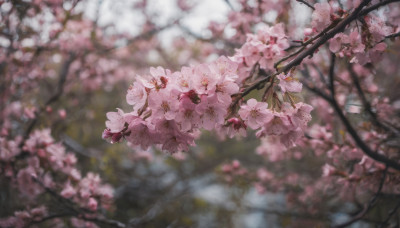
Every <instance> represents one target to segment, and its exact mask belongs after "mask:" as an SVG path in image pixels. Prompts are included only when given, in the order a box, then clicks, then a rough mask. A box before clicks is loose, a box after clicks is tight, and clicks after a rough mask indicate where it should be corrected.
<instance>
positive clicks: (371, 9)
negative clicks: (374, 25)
mask: <svg viewBox="0 0 400 228" xmlns="http://www.w3.org/2000/svg"><path fill="white" fill-rule="evenodd" d="M394 2H400V0H385V1H381V2H379V3H377V4H375V5H372V6H369V7H366V8H365V9H363V10H362V11H361V12H360V14H359V15H358V17H362V16H365V15H367V14H368V13H370V12H372V11H374V10H376V9H378V8H379V7H382V6H385V5H387V4H390V3H394Z"/></svg>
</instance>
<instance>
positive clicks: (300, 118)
mask: <svg viewBox="0 0 400 228" xmlns="http://www.w3.org/2000/svg"><path fill="white" fill-rule="evenodd" d="M313 109H314V108H313V107H312V106H311V105H308V104H305V103H303V102H299V103H297V104H296V109H295V112H294V113H293V115H292V116H291V121H292V122H293V124H294V125H296V126H297V127H299V128H301V129H303V130H305V129H306V127H307V124H308V122H310V120H311V118H312V117H311V114H310V112H311V111H312V110H313Z"/></svg>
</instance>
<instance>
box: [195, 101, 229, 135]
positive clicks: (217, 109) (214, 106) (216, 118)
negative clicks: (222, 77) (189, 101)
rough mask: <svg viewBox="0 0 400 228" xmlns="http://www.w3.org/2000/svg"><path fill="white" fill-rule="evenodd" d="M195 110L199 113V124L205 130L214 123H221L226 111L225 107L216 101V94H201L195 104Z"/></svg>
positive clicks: (210, 127) (210, 128) (212, 126)
mask: <svg viewBox="0 0 400 228" xmlns="http://www.w3.org/2000/svg"><path fill="white" fill-rule="evenodd" d="M196 111H197V112H198V113H199V114H200V115H201V126H202V127H203V128H204V129H206V130H212V129H213V128H214V127H215V125H216V124H217V125H219V124H223V123H224V121H225V119H224V117H225V115H226V113H227V110H226V108H224V107H221V105H220V104H219V103H218V99H217V96H216V95H213V96H211V97H208V96H206V95H203V96H201V102H200V104H198V105H197V107H196Z"/></svg>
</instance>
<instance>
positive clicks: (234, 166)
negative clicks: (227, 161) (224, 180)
mask: <svg viewBox="0 0 400 228" xmlns="http://www.w3.org/2000/svg"><path fill="white" fill-rule="evenodd" d="M232 167H233V168H234V169H237V168H239V167H240V162H239V161H238V160H234V161H233V162H232Z"/></svg>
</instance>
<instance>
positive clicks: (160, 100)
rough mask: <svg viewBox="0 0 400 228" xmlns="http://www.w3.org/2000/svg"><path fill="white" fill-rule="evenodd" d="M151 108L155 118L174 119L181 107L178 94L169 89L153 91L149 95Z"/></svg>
mask: <svg viewBox="0 0 400 228" xmlns="http://www.w3.org/2000/svg"><path fill="white" fill-rule="evenodd" d="M149 108H150V109H151V110H152V118H153V119H159V118H165V119H167V120H172V119H174V118H175V116H176V114H177V111H178V109H179V100H178V95H177V94H175V93H174V92H172V91H169V90H167V89H162V90H159V91H152V92H150V95H149Z"/></svg>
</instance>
